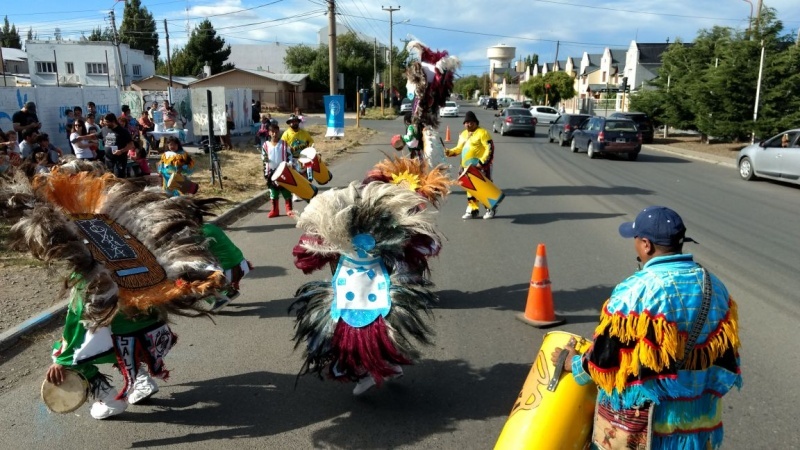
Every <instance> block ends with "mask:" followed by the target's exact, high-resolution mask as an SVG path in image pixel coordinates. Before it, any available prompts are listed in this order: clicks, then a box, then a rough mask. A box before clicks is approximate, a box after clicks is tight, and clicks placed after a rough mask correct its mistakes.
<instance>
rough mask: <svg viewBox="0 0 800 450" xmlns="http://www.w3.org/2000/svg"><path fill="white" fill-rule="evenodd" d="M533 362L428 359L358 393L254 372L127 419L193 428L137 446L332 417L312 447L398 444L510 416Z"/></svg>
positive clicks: (201, 386)
mask: <svg viewBox="0 0 800 450" xmlns="http://www.w3.org/2000/svg"><path fill="white" fill-rule="evenodd" d="M299 366H300V361H299V360H298V368H299ZM529 369H530V365H528V364H512V363H505V364H497V365H494V366H492V367H489V368H481V369H476V368H473V367H470V366H469V365H468V364H467V363H466V362H465V361H463V360H458V359H457V360H448V361H434V360H423V361H422V362H420V363H419V364H418V365H415V366H411V367H407V368H406V376H405V377H404V378H402V379H400V380H396V381H391V382H388V383H386V384H385V385H384V386H383V387H382V388H380V389H373V390H372V391H369V392H367V393H366V394H364V395H363V396H362V397H358V398H356V397H353V395H352V393H351V390H352V388H353V384H345V385H342V384H339V383H335V382H331V381H325V382H319V381H318V380H316V379H314V378H313V377H305V378H302V379H300V381H299V384H298V385H297V388H296V389H295V388H294V384H295V376H293V375H288V374H277V373H271V372H251V373H245V374H242V375H235V376H230V377H222V378H216V379H209V380H205V381H199V382H196V383H186V384H181V385H178V386H183V387H191V388H192V389H189V390H186V391H183V392H174V393H172V395H171V396H169V397H167V398H165V396H164V394H165V393H166V392H165V391H166V390H162V394H160V395H159V396H156V397H154V398H153V399H152V400H151V401H150V405H153V406H155V407H156V408H154V409H152V410H150V411H147V412H141V413H136V412H133V411H131V410H129V412H128V413H126V414H125V415H123V416H120V420H122V419H123V418H124V420H127V421H130V422H133V423H137V424H146V423H152V424H162V423H167V424H176V425H182V426H186V427H187V428H186V434H184V435H181V436H173V437H166V438H159V439H150V440H143V441H139V442H134V443H133V445H132V446H133V447H136V448H145V447H159V446H165V445H173V444H186V443H191V442H203V441H209V440H227V439H236V438H259V437H269V436H275V435H278V434H281V433H286V432H290V431H292V430H298V429H302V428H305V427H308V426H311V425H314V424H319V423H321V422H325V421H332V423H331V424H326V425H325V426H324V427H322V428H321V429H318V430H317V431H314V432H313V434H312V436H313V437H312V439H313V443H311V442H309V443H308V445H307V448H360V449H382V448H394V447H397V446H400V445H409V444H413V443H414V442H419V441H421V440H423V439H425V438H427V437H428V436H431V435H436V434H441V433H452V432H455V431H457V429H458V428H459V422H462V421H484V420H487V419H491V418H497V417H505V416H506V415H507V414H508V413H509V411H510V408H511V406H512V405H513V403H514V400H515V399H516V397H517V395H518V393H519V388H520V387H521V386H522V383H523V381H524V379H525V376H526V375H527V372H528V370H529ZM444 374H446V376H443V375H444ZM194 427H203V428H204V429H203V430H202V431H200V430H198V429H197V428H194ZM208 427H213V429H208ZM316 428H319V427H318V426H317V427H316ZM497 433H498V434H499V433H500V429H499V427H498V430H497ZM265 446H266V447H268V445H266V443H265Z"/></svg>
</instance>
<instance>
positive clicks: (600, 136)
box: [597, 131, 606, 142]
mask: <svg viewBox="0 0 800 450" xmlns="http://www.w3.org/2000/svg"><path fill="white" fill-rule="evenodd" d="M605 140H606V136H605V134H604V133H603V132H602V131H601V132H599V133H597V142H604V141H605Z"/></svg>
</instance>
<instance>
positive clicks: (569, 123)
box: [547, 114, 592, 147]
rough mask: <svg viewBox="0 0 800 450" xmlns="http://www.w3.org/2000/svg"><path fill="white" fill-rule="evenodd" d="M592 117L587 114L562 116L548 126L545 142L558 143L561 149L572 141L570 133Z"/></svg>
mask: <svg viewBox="0 0 800 450" xmlns="http://www.w3.org/2000/svg"><path fill="white" fill-rule="evenodd" d="M591 117H592V116H590V115H589V114H562V115H560V116H558V119H556V120H555V121H553V123H551V124H550V128H549V129H548V130H547V140H548V141H550V142H553V141H558V145H559V146H561V147H563V146H565V145H567V144H569V143H570V142H571V141H572V133H573V132H574V131H575V130H576V129H577V128H578V127H579V126H580V125H581V124H582V123H583V122H585V121H587V120H589V119H590V118H591Z"/></svg>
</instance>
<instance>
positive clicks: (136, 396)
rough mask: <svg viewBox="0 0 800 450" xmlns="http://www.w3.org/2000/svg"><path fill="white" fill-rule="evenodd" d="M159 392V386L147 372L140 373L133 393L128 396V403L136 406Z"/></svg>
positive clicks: (134, 384)
mask: <svg viewBox="0 0 800 450" xmlns="http://www.w3.org/2000/svg"><path fill="white" fill-rule="evenodd" d="M156 392H158V385H157V384H156V382H155V380H153V378H152V377H150V375H149V374H148V373H147V372H144V371H142V372H140V373H139V374H138V375H136V381H134V382H133V392H131V393H130V394H128V403H130V404H131V405H135V404H137V403H140V402H143V401H145V400H147V399H148V398H150V397H152V396H153V394H155V393H156Z"/></svg>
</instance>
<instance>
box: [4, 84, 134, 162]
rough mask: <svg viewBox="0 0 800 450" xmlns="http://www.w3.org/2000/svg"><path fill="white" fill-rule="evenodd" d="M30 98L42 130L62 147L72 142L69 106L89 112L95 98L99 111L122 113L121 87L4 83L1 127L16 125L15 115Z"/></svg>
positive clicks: (11, 127) (6, 128) (51, 140)
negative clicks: (13, 122) (73, 86)
mask: <svg viewBox="0 0 800 450" xmlns="http://www.w3.org/2000/svg"><path fill="white" fill-rule="evenodd" d="M27 102H34V103H36V115H37V116H39V121H40V122H41V123H42V129H41V131H42V132H43V133H47V134H49V135H50V142H52V143H53V145H55V146H57V147H62V148H64V147H67V145H68V144H69V142H68V141H67V115H66V110H67V109H72V108H74V107H75V106H80V107H81V108H83V110H84V113H86V103H87V102H94V103H95V104H96V105H97V113H98V114H106V113H108V112H114V113H119V109H120V105H121V103H120V95H119V90H118V89H116V88H105V87H87V88H69V87H56V86H43V87H35V88H33V87H30V88H29V87H0V129H3V131H8V130H11V129H13V124H12V122H11V118H12V117H13V115H14V113H16V112H17V111H19V110H20V109H22V107H23V106H24V105H25V103H27Z"/></svg>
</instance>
